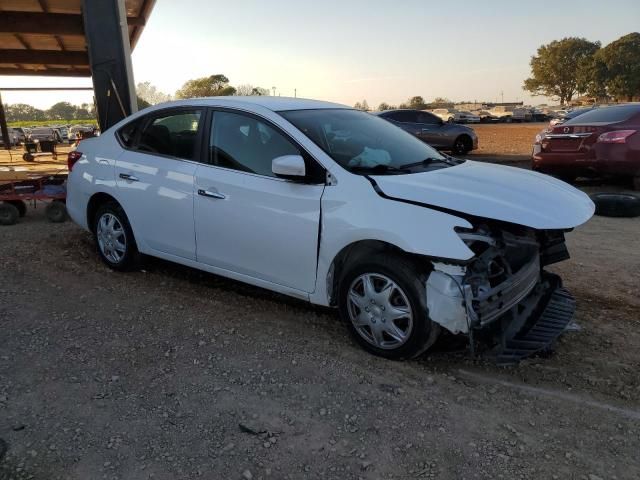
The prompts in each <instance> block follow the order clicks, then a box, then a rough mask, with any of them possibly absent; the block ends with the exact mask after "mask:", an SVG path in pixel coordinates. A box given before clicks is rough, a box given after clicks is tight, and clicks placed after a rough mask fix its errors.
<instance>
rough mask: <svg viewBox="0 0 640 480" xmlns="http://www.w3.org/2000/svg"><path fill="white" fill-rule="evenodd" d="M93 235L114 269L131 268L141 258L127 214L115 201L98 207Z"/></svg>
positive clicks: (103, 258)
mask: <svg viewBox="0 0 640 480" xmlns="http://www.w3.org/2000/svg"><path fill="white" fill-rule="evenodd" d="M93 235H94V238H95V240H96V245H97V247H98V253H99V255H100V258H102V261H103V262H104V263H106V264H107V266H108V267H110V268H113V269H114V270H121V271H126V270H131V269H133V268H134V267H135V266H136V265H137V264H138V260H139V258H138V257H139V254H138V248H137V246H136V241H135V239H134V237H133V230H131V225H130V224H129V220H128V219H127V215H126V214H125V213H124V210H123V209H122V207H121V206H120V205H118V204H117V203H115V202H109V203H106V204H104V205H102V206H100V207H99V208H98V211H97V212H96V216H95V218H94V223H93Z"/></svg>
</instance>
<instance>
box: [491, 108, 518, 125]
mask: <svg viewBox="0 0 640 480" xmlns="http://www.w3.org/2000/svg"><path fill="white" fill-rule="evenodd" d="M513 110H514V108H513V107H508V106H507V107H505V106H503V105H498V106H496V107H493V108H491V109H490V110H489V113H490V114H491V115H493V116H494V117H496V118H498V119H499V120H500V121H501V122H507V123H510V122H511V121H513Z"/></svg>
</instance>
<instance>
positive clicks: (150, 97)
mask: <svg viewBox="0 0 640 480" xmlns="http://www.w3.org/2000/svg"><path fill="white" fill-rule="evenodd" d="M136 94H137V95H138V97H140V98H141V99H143V100H145V101H146V102H149V103H150V104H151V105H156V104H158V103H163V102H168V101H169V100H171V95H169V94H168V93H164V92H161V91H160V90H158V89H157V88H156V86H155V85H151V82H141V83H138V84H137V85H136Z"/></svg>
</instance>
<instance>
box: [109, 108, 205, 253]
mask: <svg viewBox="0 0 640 480" xmlns="http://www.w3.org/2000/svg"><path fill="white" fill-rule="evenodd" d="M201 118H204V115H203V111H202V110H199V109H188V110H184V109H180V110H167V111H163V112H162V113H158V114H154V115H153V116H151V117H142V119H141V120H140V121H139V123H138V124H132V125H131V128H132V132H130V135H131V137H130V138H128V139H124V140H123V141H125V142H126V141H130V142H131V144H130V145H127V146H126V149H125V150H124V153H123V154H122V155H121V156H120V157H119V158H118V159H117V160H116V163H115V176H116V185H117V187H118V194H119V197H120V202H121V203H122V207H123V208H124V210H125V212H126V214H127V216H128V218H129V222H130V223H131V226H132V228H133V230H134V234H135V235H136V238H137V239H139V240H141V241H142V242H143V244H144V245H145V246H147V247H148V248H150V249H152V250H156V251H158V252H162V253H168V254H171V255H176V256H178V257H182V258H187V259H191V260H194V259H195V255H196V248H195V229H194V221H193V194H194V191H193V189H194V175H195V172H196V168H197V167H198V163H197V162H196V161H195V160H196V159H198V158H199V157H198V156H199V153H200V149H199V129H200V128H202V125H203V123H204V122H202V121H201ZM126 128H127V127H125V129H126ZM136 128H139V129H140V132H136V131H135V129H136ZM124 134H125V135H126V132H124ZM122 135H123V134H122V133H121V137H122ZM148 253H153V252H148Z"/></svg>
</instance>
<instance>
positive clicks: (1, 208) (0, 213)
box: [0, 202, 20, 225]
mask: <svg viewBox="0 0 640 480" xmlns="http://www.w3.org/2000/svg"><path fill="white" fill-rule="evenodd" d="M18 218H20V212H19V211H18V208H17V207H16V206H15V205H12V204H11V203H7V202H2V203H0V225H13V224H15V223H16V222H17V221H18Z"/></svg>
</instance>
